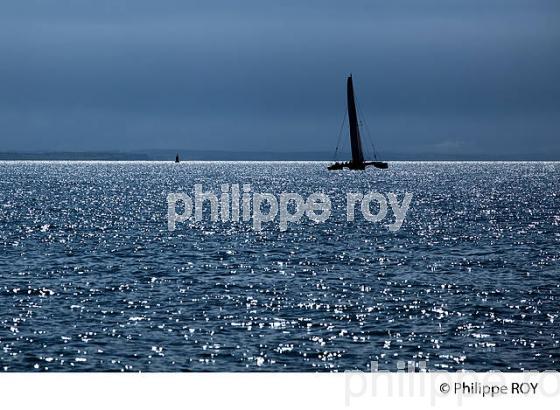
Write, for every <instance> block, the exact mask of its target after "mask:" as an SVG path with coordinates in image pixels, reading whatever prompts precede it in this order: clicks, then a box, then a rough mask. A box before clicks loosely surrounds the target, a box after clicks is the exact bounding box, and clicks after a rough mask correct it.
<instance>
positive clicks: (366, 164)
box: [327, 161, 389, 171]
mask: <svg viewBox="0 0 560 410" xmlns="http://www.w3.org/2000/svg"><path fill="white" fill-rule="evenodd" d="M369 166H372V167H375V168H378V169H387V168H389V164H388V163H387V162H383V161H371V162H362V163H360V164H356V163H354V162H352V161H349V162H335V163H334V164H331V165H329V166H328V167H327V169H328V170H329V171H340V170H341V169H344V168H348V169H351V170H354V171H363V170H365V169H366V168H367V167H369Z"/></svg>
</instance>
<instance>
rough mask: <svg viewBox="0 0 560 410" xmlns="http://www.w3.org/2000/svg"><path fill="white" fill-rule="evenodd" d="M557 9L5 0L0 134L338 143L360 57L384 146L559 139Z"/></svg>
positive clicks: (494, 3) (486, 147) (510, 4)
mask: <svg viewBox="0 0 560 410" xmlns="http://www.w3.org/2000/svg"><path fill="white" fill-rule="evenodd" d="M301 3H305V4H301ZM559 18H560V3H558V2H557V1H539V0H532V1H520V0H508V1H506V0H502V1H498V0H486V1H482V0H447V1H443V0H442V1H435V0H425V1H417V0H414V1H413V0H408V1H391V2H385V1H383V2H382V1H365V0H364V1H356V0H354V1H333V0H326V1H325V0H324V1H311V2H296V1H284V2H279V1H275V2H269V1H240V2H230V1H226V0H220V1H218V0H214V1H145V0H136V1H118V0H113V1H99V0H98V1H93V0H92V1H85V0H73V1H56V0H51V1H36V2H33V1H27V2H15V1H14V2H8V3H3V4H2V5H1V6H0V56H1V58H0V89H1V92H0V142H1V143H2V148H1V150H8V149H30V148H37V149H46V148H51V149H68V150H79V149H133V148H175V147H184V148H191V149H216V148H218V147H219V148H220V149H239V150H251V149H256V150H260V149H274V150H280V151H289V150H310V149H317V150H329V149H331V148H332V147H333V145H334V144H335V143H336V134H337V132H338V126H339V124H340V120H341V116H342V113H343V111H344V103H345V100H344V92H345V88H344V78H345V76H346V75H347V74H348V73H349V72H352V73H353V74H354V76H355V82H356V86H357V94H358V98H359V103H360V106H361V110H362V114H363V115H364V116H366V117H367V120H368V123H369V126H370V128H371V130H372V132H373V133H374V135H375V136H376V141H377V145H378V146H379V147H380V148H381V149H384V150H388V151H398V150H407V151H414V150H415V149H417V150H430V149H433V150H439V151H442V152H451V153H452V152H454V151H460V152H468V151H470V152H492V151H500V150H502V151H503V150H505V149H507V150H509V151H511V152H523V151H524V150H534V149H535V147H536V146H542V147H548V148H549V149H553V150H557V151H558V152H559V153H560V146H559V143H558V142H557V141H558V132H559V130H560V115H559V114H560V81H559V74H558V73H560V56H559V53H558V49H559V46H560V25H559V24H558V20H559Z"/></svg>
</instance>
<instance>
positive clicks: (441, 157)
mask: <svg viewBox="0 0 560 410" xmlns="http://www.w3.org/2000/svg"><path fill="white" fill-rule="evenodd" d="M177 152H178V153H179V156H180V158H181V160H182V161H254V162H259V161H322V162H324V161H327V162H328V161H330V162H332V161H335V158H333V154H332V153H326V152H251V151H231V152H228V151H186V150H179V151H172V150H146V151H135V152H118V151H117V152H103V151H98V152H94V151H89V152H71V151H59V152H58V151H57V152H54V151H53V152H16V151H14V152H0V161H170V162H171V161H174V159H175V155H176V154H177ZM347 158H350V154H348V153H339V155H338V158H336V160H338V161H344V160H346V159H347ZM382 159H383V160H385V161H444V162H445V161H449V162H454V161H494V162H504V161H535V162H541V161H545V162H546V161H560V157H559V156H557V155H553V154H543V153H532V154H509V155H507V154H504V155H493V156H490V155H480V154H463V155H454V154H429V153H416V154H405V153H387V155H383V156H382Z"/></svg>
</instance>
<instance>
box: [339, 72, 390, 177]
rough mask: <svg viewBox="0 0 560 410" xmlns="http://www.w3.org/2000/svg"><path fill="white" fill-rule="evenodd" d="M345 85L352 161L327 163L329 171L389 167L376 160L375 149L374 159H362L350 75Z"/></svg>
mask: <svg viewBox="0 0 560 410" xmlns="http://www.w3.org/2000/svg"><path fill="white" fill-rule="evenodd" d="M346 85H347V97H348V122H349V125H350V144H351V145H352V161H348V162H338V161H337V162H335V163H334V164H331V165H329V166H328V169H329V170H331V171H335V170H339V169H344V168H348V169H353V170H359V171H363V170H364V169H366V167H368V166H374V167H375V168H379V169H387V168H389V164H387V163H386V162H383V161H378V160H377V155H375V149H374V150H373V151H374V152H373V159H374V161H364V152H363V151H362V140H361V138H360V129H359V127H358V114H357V113H356V100H355V98H354V84H353V83H352V76H350V77H348V82H347V84H346ZM372 148H373V144H372ZM336 150H337V151H338V146H337V147H336ZM335 155H336V154H335Z"/></svg>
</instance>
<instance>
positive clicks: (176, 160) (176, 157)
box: [175, 153, 181, 164]
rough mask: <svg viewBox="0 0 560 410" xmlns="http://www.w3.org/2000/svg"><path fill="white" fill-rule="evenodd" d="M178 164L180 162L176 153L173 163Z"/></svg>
mask: <svg viewBox="0 0 560 410" xmlns="http://www.w3.org/2000/svg"><path fill="white" fill-rule="evenodd" d="M179 162H181V161H180V160H179V153H177V155H175V163H176V164H178V163H179Z"/></svg>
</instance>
